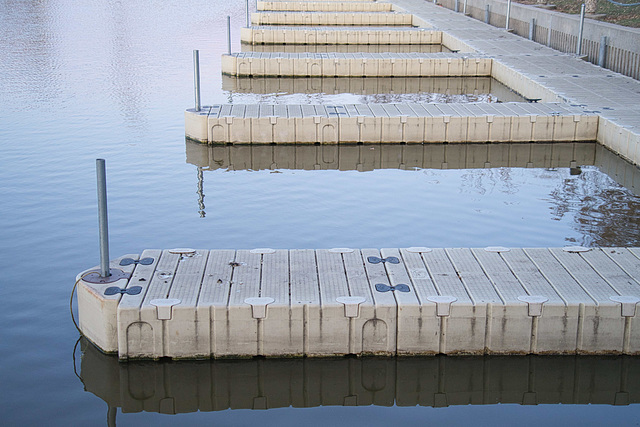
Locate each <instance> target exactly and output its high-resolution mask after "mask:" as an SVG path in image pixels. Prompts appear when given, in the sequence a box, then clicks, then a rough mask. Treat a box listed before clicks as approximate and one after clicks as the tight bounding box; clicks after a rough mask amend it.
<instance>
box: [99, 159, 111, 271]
mask: <svg viewBox="0 0 640 427" xmlns="http://www.w3.org/2000/svg"><path fill="white" fill-rule="evenodd" d="M96 175H97V178H98V226H99V229H100V277H109V276H111V270H110V269H109V219H108V217H107V172H106V167H105V161H104V159H96Z"/></svg>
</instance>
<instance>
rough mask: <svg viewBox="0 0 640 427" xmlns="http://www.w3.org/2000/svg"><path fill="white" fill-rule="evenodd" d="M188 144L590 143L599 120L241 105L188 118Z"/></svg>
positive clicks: (578, 112) (562, 109)
mask: <svg viewBox="0 0 640 427" xmlns="http://www.w3.org/2000/svg"><path fill="white" fill-rule="evenodd" d="M185 120H186V122H187V126H186V129H187V137H189V138H191V139H194V140H197V141H200V142H208V143H227V144H247V143H251V144H277V143H290V144H294V143H295V144H316V143H320V144H338V143H365V142H366V143H380V142H407V143H424V142H452V143H453V142H455V143H464V142H529V141H545V142H546V141H593V140H594V139H595V138H596V135H597V131H598V125H597V123H598V116H597V115H596V114H594V113H588V112H585V111H584V109H582V108H580V107H571V106H567V105H564V104H553V103H549V104H545V103H483V104H410V103H406V104H351V105H253V104H251V105H241V104H218V105H213V106H206V107H202V109H201V111H199V112H196V111H195V110H187V112H186V113H185Z"/></svg>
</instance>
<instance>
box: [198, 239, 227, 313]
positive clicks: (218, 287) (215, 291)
mask: <svg viewBox="0 0 640 427" xmlns="http://www.w3.org/2000/svg"><path fill="white" fill-rule="evenodd" d="M235 255H236V251H233V250H212V251H210V252H209V258H208V260H207V265H206V267H205V270H204V277H203V279H202V289H201V291H200V299H199V300H198V305H199V306H206V305H219V306H220V305H224V306H226V305H227V303H228V302H229V290H230V288H231V281H232V275H233V272H234V267H233V266H232V263H233V262H234V261H235Z"/></svg>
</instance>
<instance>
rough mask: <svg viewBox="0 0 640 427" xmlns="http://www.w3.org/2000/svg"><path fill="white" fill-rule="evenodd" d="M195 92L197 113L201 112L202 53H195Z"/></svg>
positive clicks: (195, 51) (196, 51)
mask: <svg viewBox="0 0 640 427" xmlns="http://www.w3.org/2000/svg"><path fill="white" fill-rule="evenodd" d="M193 90H194V92H195V95H196V111H200V51H198V50H194V51H193Z"/></svg>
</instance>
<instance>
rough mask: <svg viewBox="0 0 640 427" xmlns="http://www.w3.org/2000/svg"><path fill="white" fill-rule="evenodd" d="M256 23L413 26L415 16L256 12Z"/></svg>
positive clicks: (393, 13) (403, 14)
mask: <svg viewBox="0 0 640 427" xmlns="http://www.w3.org/2000/svg"><path fill="white" fill-rule="evenodd" d="M251 23H252V24H254V25H338V26H345V25H359V26H369V25H371V26H395V25H401V26H405V27H411V26H412V25H413V16H412V15H411V14H410V13H403V12H254V13H252V14H251Z"/></svg>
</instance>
